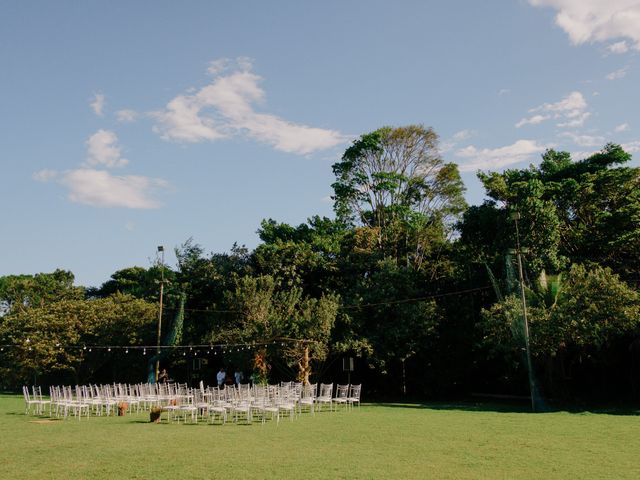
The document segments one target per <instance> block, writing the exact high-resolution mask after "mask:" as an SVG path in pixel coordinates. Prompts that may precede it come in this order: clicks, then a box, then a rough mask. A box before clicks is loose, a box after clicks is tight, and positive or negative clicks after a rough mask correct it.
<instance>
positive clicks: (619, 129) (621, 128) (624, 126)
mask: <svg viewBox="0 0 640 480" xmlns="http://www.w3.org/2000/svg"><path fill="white" fill-rule="evenodd" d="M614 130H615V131H616V132H626V131H627V130H629V124H628V123H621V124H620V125H618V126H616V128H614Z"/></svg>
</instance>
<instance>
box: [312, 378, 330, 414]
mask: <svg viewBox="0 0 640 480" xmlns="http://www.w3.org/2000/svg"><path fill="white" fill-rule="evenodd" d="M332 395H333V383H321V384H320V393H319V394H318V397H317V398H316V404H317V405H318V411H320V410H322V406H323V405H329V410H330V411H331V410H333V396H332Z"/></svg>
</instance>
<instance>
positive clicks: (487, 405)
mask: <svg viewBox="0 0 640 480" xmlns="http://www.w3.org/2000/svg"><path fill="white" fill-rule="evenodd" d="M365 405H369V406H380V407H388V408H413V409H425V410H426V409H428V410H447V411H451V410H459V411H464V412H496V413H532V414H541V413H557V412H566V413H572V414H585V413H591V414H604V415H623V416H624V415H626V416H638V415H640V407H638V406H637V405H614V406H593V405H592V406H586V405H567V404H557V405H556V404H546V405H545V406H544V407H543V408H540V410H539V411H538V412H532V411H531V406H530V405H529V404H528V403H524V402H515V403H512V402H505V403H500V402H471V401H469V402H464V401H460V402H424V403H423V402H415V403H391V402H380V403H370V404H365Z"/></svg>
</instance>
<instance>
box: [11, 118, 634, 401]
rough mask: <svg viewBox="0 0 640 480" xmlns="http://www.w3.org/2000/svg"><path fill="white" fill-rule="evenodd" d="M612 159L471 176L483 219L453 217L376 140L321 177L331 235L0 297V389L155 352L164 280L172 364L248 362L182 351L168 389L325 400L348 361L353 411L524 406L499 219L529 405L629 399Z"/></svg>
mask: <svg viewBox="0 0 640 480" xmlns="http://www.w3.org/2000/svg"><path fill="white" fill-rule="evenodd" d="M630 158H631V157H630V155H629V154H628V153H626V152H624V151H623V149H622V148H621V147H619V146H617V145H612V144H608V145H606V146H605V147H604V148H603V150H602V151H601V152H599V153H597V154H595V155H592V156H590V157H589V158H586V159H581V160H579V161H573V160H572V159H571V157H570V155H569V154H568V153H566V152H557V151H554V150H549V151H547V152H545V154H544V155H543V157H542V162H541V163H540V164H539V165H537V166H530V167H529V168H523V169H513V170H506V171H504V172H501V173H499V172H479V174H478V176H479V178H480V180H481V181H482V183H483V184H484V187H485V190H486V194H487V197H488V200H487V201H486V202H485V203H484V204H482V205H478V206H471V207H467V206H466V204H465V202H464V197H463V194H464V185H463V184H462V181H461V179H460V176H459V173H458V169H457V166H456V165H454V164H447V163H445V162H444V161H443V160H442V158H441V157H440V155H439V153H438V148H437V135H436V134H435V132H434V131H433V130H432V129H430V128H425V127H422V126H415V125H413V126H407V127H400V128H392V127H384V128H381V129H379V130H376V131H374V132H371V133H368V134H365V135H362V136H361V137H360V138H358V139H356V140H355V141H354V142H353V144H352V146H350V147H349V148H348V149H347V150H346V152H345V154H344V156H343V157H342V159H341V160H340V161H339V162H337V163H336V164H335V165H334V166H333V172H334V174H335V176H336V179H335V182H334V183H333V189H334V196H333V199H334V201H335V204H334V207H335V213H336V217H335V219H331V218H326V217H318V216H313V217H311V218H309V220H308V221H307V222H306V223H303V224H300V225H297V226H296V225H288V224H285V223H280V222H278V221H277V220H273V219H266V220H264V221H263V222H262V223H261V225H260V227H259V230H258V234H259V236H260V239H261V243H260V244H259V245H258V246H257V247H256V248H255V249H254V250H252V251H249V250H247V249H246V248H244V247H239V246H237V245H234V246H233V247H232V249H231V251H230V252H229V253H222V254H218V253H213V254H207V253H206V251H205V249H204V248H203V247H202V246H200V245H198V244H197V243H195V242H194V241H193V240H192V239H189V240H187V241H186V242H185V243H184V244H183V245H180V246H178V247H177V248H176V255H177V259H178V263H177V265H176V267H175V268H168V267H164V266H161V265H158V264H155V265H152V266H151V267H149V268H142V267H131V268H127V269H124V270H120V271H117V272H115V273H114V274H113V275H112V277H111V279H110V280H108V281H107V282H105V283H104V284H103V285H102V286H100V287H98V288H92V289H88V290H86V291H85V290H84V289H82V288H79V287H74V286H73V275H72V274H71V273H70V272H62V271H56V272H54V273H52V274H39V275H35V276H29V275H17V276H8V277H2V278H0V343H1V344H3V345H9V346H13V347H11V348H9V347H8V348H6V350H4V351H3V352H0V360H1V361H2V363H0V365H1V367H0V368H2V372H0V375H2V377H3V379H4V380H3V382H4V383H5V384H7V385H8V384H15V383H18V382H20V381H26V379H28V378H30V377H31V376H33V375H34V374H38V375H45V376H46V375H50V376H52V375H53V376H54V375H56V372H61V371H63V372H71V373H72V374H73V375H74V376H75V378H78V379H91V378H97V377H100V378H105V377H109V375H108V373H109V374H111V375H112V376H113V377H115V376H116V374H119V371H118V369H117V365H118V362H122V361H123V359H122V358H121V357H122V354H120V355H119V356H117V355H111V356H105V355H102V356H95V355H93V356H91V355H87V353H86V352H84V351H83V350H72V349H65V346H68V345H80V344H82V343H83V342H84V343H93V344H95V345H97V344H105V345H106V344H113V345H136V344H142V343H141V342H147V343H146V344H154V343H155V339H154V338H155V337H154V330H153V329H154V325H155V321H156V320H155V319H156V315H157V307H156V305H157V302H158V291H159V288H158V287H159V281H160V278H161V277H164V278H165V280H166V283H165V290H164V292H165V297H164V301H165V310H164V316H165V323H164V324H165V325H166V321H167V319H170V318H171V317H172V316H173V315H174V314H175V312H176V309H177V308H178V299H179V298H180V297H181V294H182V293H184V294H186V299H187V300H186V308H185V317H184V331H183V332H182V342H183V344H184V345H187V346H188V345H202V344H205V345H207V344H211V345H215V344H224V345H227V344H244V345H254V344H255V346H254V347H253V348H247V349H246V350H242V351H241V350H240V349H236V350H231V349H229V351H226V352H222V351H220V352H217V351H215V349H207V352H206V354H205V352H202V351H200V357H199V358H202V357H204V358H205V363H204V364H203V365H205V366H204V367H202V365H200V364H198V368H196V364H195V363H191V362H190V360H193V359H194V356H190V357H187V356H186V355H184V356H183V355H174V356H173V357H171V358H170V362H171V368H172V369H173V371H174V372H175V374H176V376H179V377H182V378H184V379H185V380H187V379H190V380H191V381H196V380H198V379H206V380H207V381H208V382H209V383H211V382H212V381H213V380H212V377H213V372H214V371H215V370H216V369H217V368H218V367H219V366H222V365H226V366H233V368H235V369H241V370H244V371H245V372H247V373H251V374H252V375H253V379H254V381H267V380H271V381H277V380H278V379H281V378H291V377H295V376H297V377H298V378H301V379H303V380H307V379H310V380H312V381H314V380H333V381H344V380H345V376H346V374H345V373H344V372H342V370H341V368H340V367H341V366H342V365H341V363H340V362H339V360H340V359H341V358H343V357H354V358H356V371H355V372H354V373H353V375H354V378H357V379H358V381H363V380H364V381H365V384H366V385H367V389H368V391H369V393H377V394H379V395H397V394H400V393H401V392H403V391H405V390H406V391H407V392H408V394H413V395H420V396H424V395H436V396H445V395H448V396H450V395H458V394H470V393H473V392H480V393H499V394H517V395H526V394H527V393H528V383H527V379H526V370H525V366H526V362H524V356H523V347H524V328H523V325H524V324H523V315H522V313H523V312H522V303H521V299H520V296H519V295H520V291H521V289H520V283H519V279H518V275H517V273H516V272H517V269H516V266H515V258H514V256H513V251H512V249H513V248H514V247H515V246H516V224H515V223H514V221H513V220H512V218H513V215H512V214H513V213H514V212H517V213H518V214H519V218H520V220H519V221H518V224H517V229H518V232H519V240H520V243H521V245H522V247H525V248H526V251H527V252H528V253H527V254H526V255H525V256H524V258H523V264H524V291H525V295H526V301H527V306H528V314H529V315H528V319H529V326H530V334H531V349H532V357H533V363H534V369H535V377H536V378H537V379H538V380H539V388H540V390H541V392H542V395H543V396H545V397H546V398H555V399H571V398H576V397H598V396H599V397H607V398H614V397H616V396H618V395H631V394H632V393H633V392H636V393H637V392H638V390H639V389H638V383H639V381H638V380H639V378H640V325H639V323H640V298H639V296H638V291H637V285H638V268H639V267H640V169H638V168H632V167H629V166H627V164H628V161H629V160H630ZM27 339H29V345H27V344H26V343H25V342H26V341H27ZM218 353H220V354H222V353H224V356H223V355H218ZM193 355H195V354H193ZM139 363H140V365H141V366H140V375H139V377H140V378H141V379H142V378H144V366H143V365H142V363H143V362H142V361H139ZM132 365H133V364H132ZM130 371H131V370H130Z"/></svg>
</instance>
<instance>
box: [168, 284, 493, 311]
mask: <svg viewBox="0 0 640 480" xmlns="http://www.w3.org/2000/svg"><path fill="white" fill-rule="evenodd" d="M491 288H493V287H491V285H485V286H483V287H475V288H468V289H466V290H456V291H453V292H444V293H435V294H433V295H427V296H423V297H413V298H403V299H400V300H387V301H384V302H374V303H359V304H353V305H341V306H340V308H342V309H344V310H351V309H357V308H366V307H379V306H381V305H396V304H401V303H411V302H420V301H423V300H431V299H434V298H442V297H449V296H454V295H466V294H467V293H473V292H479V291H483V290H488V289H491ZM167 310H170V311H176V310H177V309H176V308H168V309H165V311H167ZM184 311H185V312H199V313H242V310H216V309H209V308H185V309H184Z"/></svg>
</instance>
